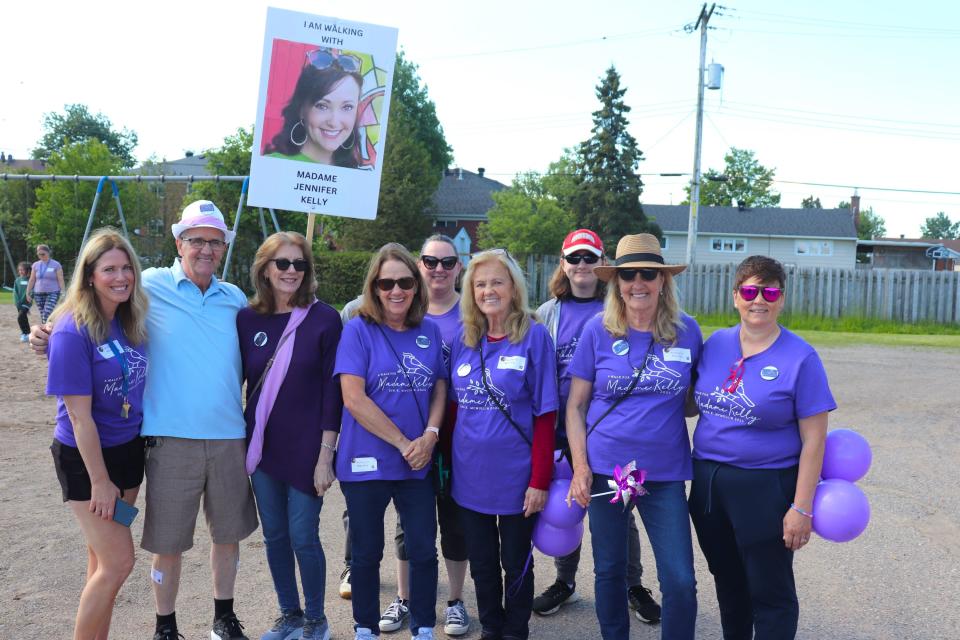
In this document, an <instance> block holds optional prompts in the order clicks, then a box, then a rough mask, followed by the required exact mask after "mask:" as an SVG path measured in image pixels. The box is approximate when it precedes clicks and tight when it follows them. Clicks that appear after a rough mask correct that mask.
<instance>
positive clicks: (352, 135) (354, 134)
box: [340, 131, 357, 151]
mask: <svg viewBox="0 0 960 640" xmlns="http://www.w3.org/2000/svg"><path fill="white" fill-rule="evenodd" d="M347 140H349V141H350V146H349V147H345V146H343V145H342V144H341V145H340V148H341V149H343V150H344V151H349V150H350V149H353V143H354V142H356V141H357V132H356V131H353V132H351V133H350V137H349V138H347ZM344 142H346V140H345V141H344Z"/></svg>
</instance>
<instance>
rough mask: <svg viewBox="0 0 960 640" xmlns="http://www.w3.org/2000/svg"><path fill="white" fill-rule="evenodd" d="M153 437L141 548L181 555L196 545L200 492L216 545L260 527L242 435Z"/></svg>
mask: <svg viewBox="0 0 960 640" xmlns="http://www.w3.org/2000/svg"><path fill="white" fill-rule="evenodd" d="M153 441H154V443H155V444H154V446H148V447H147V457H146V476H147V494H146V515H145V517H144V522H143V538H142V539H141V541H140V546H141V547H143V548H144V549H146V550H147V551H150V552H151V553H159V554H175V553H182V552H184V551H186V550H187V549H189V548H190V547H192V546H193V532H194V529H195V528H196V524H197V514H198V513H199V511H200V497H201V496H203V514H204V516H205V517H206V519H207V527H208V528H209V529H210V538H211V539H212V540H213V542H214V543H215V544H232V543H234V542H240V541H241V540H243V539H244V538H246V537H247V536H249V535H250V534H251V533H253V532H254V531H255V530H256V528H257V509H256V506H255V505H254V502H253V491H252V490H251V489H250V480H249V478H248V477H247V473H246V469H245V459H246V453H247V445H246V442H245V441H244V440H243V439H236V440H191V439H186V438H171V437H165V436H164V437H159V436H158V437H155V438H153ZM148 445H149V441H148Z"/></svg>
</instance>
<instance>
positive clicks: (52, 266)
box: [30, 258, 70, 395]
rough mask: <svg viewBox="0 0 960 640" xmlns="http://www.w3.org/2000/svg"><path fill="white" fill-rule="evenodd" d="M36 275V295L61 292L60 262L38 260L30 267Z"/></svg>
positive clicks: (34, 284) (34, 287) (34, 282)
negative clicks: (58, 276) (58, 274)
mask: <svg viewBox="0 0 960 640" xmlns="http://www.w3.org/2000/svg"><path fill="white" fill-rule="evenodd" d="M30 268H31V269H33V272H34V273H35V274H36V276H37V277H36V278H35V279H34V281H33V292H34V293H53V292H54V291H60V281H59V280H57V271H61V272H62V271H63V267H62V266H61V265H60V263H59V262H57V261H56V260H54V259H53V258H50V259H49V260H47V261H46V263H44V261H43V260H37V261H36V262H34V263H33V265H32V266H31V267H30ZM67 395H70V394H67Z"/></svg>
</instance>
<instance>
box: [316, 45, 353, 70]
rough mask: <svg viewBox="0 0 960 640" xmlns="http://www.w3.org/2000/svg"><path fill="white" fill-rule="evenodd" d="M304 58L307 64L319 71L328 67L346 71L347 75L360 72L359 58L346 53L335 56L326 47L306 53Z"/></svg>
mask: <svg viewBox="0 0 960 640" xmlns="http://www.w3.org/2000/svg"><path fill="white" fill-rule="evenodd" d="M306 56H307V62H309V63H310V64H311V65H313V66H314V67H315V68H316V69H319V70H320V71H323V70H324V69H328V68H330V67H337V68H338V69H340V70H341V71H346V72H347V73H359V72H360V67H361V63H360V58H358V57H357V56H353V55H350V54H348V53H347V54H343V53H341V54H340V55H337V54H335V53H334V52H333V51H331V50H330V49H328V48H326V47H320V48H319V49H314V50H313V51H307V53H306Z"/></svg>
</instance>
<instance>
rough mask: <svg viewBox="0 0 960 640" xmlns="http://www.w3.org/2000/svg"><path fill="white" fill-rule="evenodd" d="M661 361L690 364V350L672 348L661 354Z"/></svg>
mask: <svg viewBox="0 0 960 640" xmlns="http://www.w3.org/2000/svg"><path fill="white" fill-rule="evenodd" d="M663 359H664V360H666V361H667V362H690V349H681V348H679V347H674V348H673V349H666V350H664V352H663Z"/></svg>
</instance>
